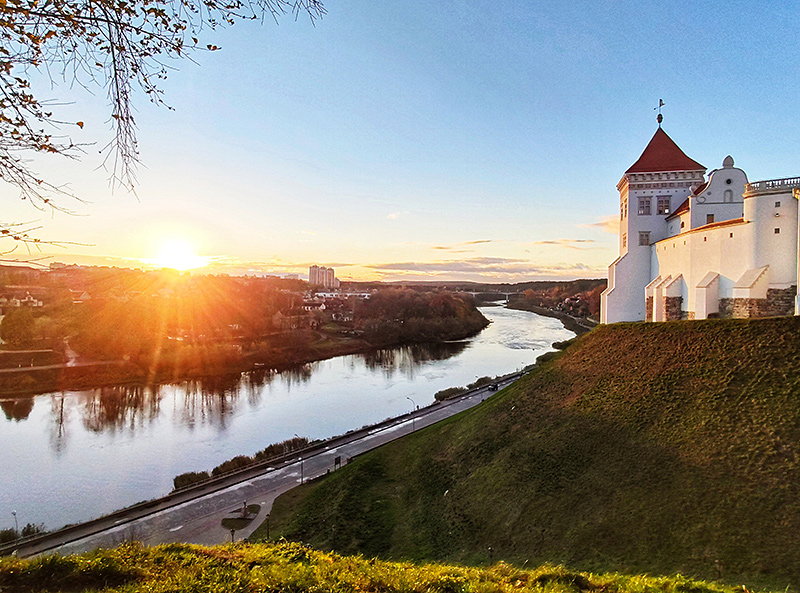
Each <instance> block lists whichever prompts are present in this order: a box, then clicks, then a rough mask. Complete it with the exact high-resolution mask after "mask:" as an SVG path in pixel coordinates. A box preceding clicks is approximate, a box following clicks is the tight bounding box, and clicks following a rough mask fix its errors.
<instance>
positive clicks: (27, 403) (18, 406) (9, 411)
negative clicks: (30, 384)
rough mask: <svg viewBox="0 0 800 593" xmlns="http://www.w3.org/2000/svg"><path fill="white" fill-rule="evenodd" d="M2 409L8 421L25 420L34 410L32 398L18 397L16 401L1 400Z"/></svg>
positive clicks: (0, 406)
mask: <svg viewBox="0 0 800 593" xmlns="http://www.w3.org/2000/svg"><path fill="white" fill-rule="evenodd" d="M0 408H2V409H3V413H4V414H5V415H6V420H15V421H17V422H19V421H20V420H25V419H26V418H27V417H28V416H30V414H31V410H33V398H32V397H18V398H14V399H1V400H0Z"/></svg>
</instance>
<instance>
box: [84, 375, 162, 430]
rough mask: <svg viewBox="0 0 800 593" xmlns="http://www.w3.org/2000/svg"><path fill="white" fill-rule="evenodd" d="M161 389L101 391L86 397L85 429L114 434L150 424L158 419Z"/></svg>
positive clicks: (90, 392) (130, 388) (133, 388)
mask: <svg viewBox="0 0 800 593" xmlns="http://www.w3.org/2000/svg"><path fill="white" fill-rule="evenodd" d="M160 391H161V390H160V389H159V387H158V386H156V387H144V386H142V385H123V386H114V387H101V388H99V389H94V390H92V391H89V392H84V393H83V418H82V420H83V425H84V426H85V427H86V429H87V430H90V431H92V432H102V431H106V430H110V431H112V432H115V431H118V430H124V429H125V428H130V429H131V430H133V429H134V428H135V427H136V426H137V425H142V424H147V423H150V422H152V421H153V420H155V419H156V418H158V415H159V413H160V411H161V405H160V404H161V393H160Z"/></svg>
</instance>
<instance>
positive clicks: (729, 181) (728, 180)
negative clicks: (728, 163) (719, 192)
mask: <svg viewBox="0 0 800 593" xmlns="http://www.w3.org/2000/svg"><path fill="white" fill-rule="evenodd" d="M725 183H727V184H728V185H730V184H731V183H733V181H732V180H730V179H726V180H725Z"/></svg>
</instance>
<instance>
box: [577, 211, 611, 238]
mask: <svg viewBox="0 0 800 593" xmlns="http://www.w3.org/2000/svg"><path fill="white" fill-rule="evenodd" d="M578 227H579V228H582V229H600V230H601V231H604V232H606V233H611V234H612V235H616V234H618V233H619V219H618V218H617V216H616V215H614V214H610V215H609V216H604V217H603V218H601V219H600V220H598V221H597V222H593V223H590V224H579V225H578Z"/></svg>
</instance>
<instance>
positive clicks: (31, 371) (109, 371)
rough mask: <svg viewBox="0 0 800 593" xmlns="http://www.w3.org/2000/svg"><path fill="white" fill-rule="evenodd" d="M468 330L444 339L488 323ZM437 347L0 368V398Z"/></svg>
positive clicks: (288, 346) (293, 350) (337, 347)
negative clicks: (382, 351) (386, 350)
mask: <svg viewBox="0 0 800 593" xmlns="http://www.w3.org/2000/svg"><path fill="white" fill-rule="evenodd" d="M488 324H489V322H488V320H487V321H486V323H485V324H483V325H481V326H480V327H478V328H477V329H475V328H470V331H469V332H467V333H466V334H461V335H457V336H456V338H453V337H452V336H453V334H452V333H451V334H447V335H446V339H447V340H442V341H449V340H452V339H458V340H463V339H467V338H470V337H473V336H475V335H476V334H478V333H480V331H482V330H483V329H484V328H485V327H486V325H488ZM431 342H433V343H436V340H432V339H430V337H429V336H428V335H426V339H425V340H420V341H413V340H409V339H408V338H407V336H403V338H402V339H398V340H395V341H381V342H379V343H374V342H370V341H368V340H365V339H362V338H354V337H349V336H341V335H336V334H331V333H327V332H322V331H312V330H300V331H293V332H282V333H280V334H273V335H272V336H269V341H268V342H265V346H264V347H263V348H261V349H255V350H252V351H250V352H246V353H242V354H239V353H237V352H235V351H234V352H230V351H228V352H227V355H225V356H217V357H215V356H208V357H201V358H200V360H192V361H186V360H182V359H180V357H177V356H174V357H172V360H169V361H164V360H160V361H158V363H156V364H147V363H141V362H140V363H133V362H130V361H123V360H118V361H91V362H86V363H79V364H74V365H69V364H55V365H47V366H32V367H21V368H14V369H2V370H0V396H2V397H17V396H19V397H28V396H32V395H39V394H42V393H48V392H52V391H76V390H84V389H93V388H98V387H107V386H110V385H120V386H126V385H150V384H158V383H175V382H180V381H187V380H196V379H203V378H208V377H218V376H223V375H231V376H234V375H240V374H242V373H247V372H253V371H259V370H268V371H274V372H281V371H285V370H287V369H291V368H296V367H300V366H303V365H306V364H309V363H313V362H319V361H323V360H328V359H331V358H336V357H339V356H347V355H352V354H368V353H370V352H377V351H379V350H382V349H386V348H397V347H401V346H407V345H414V344H418V343H431Z"/></svg>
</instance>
